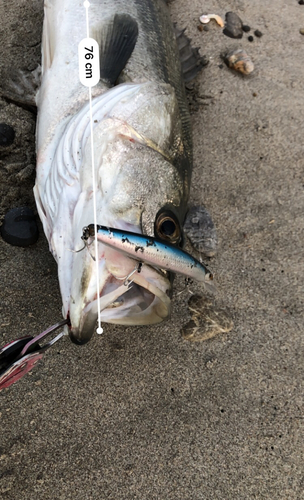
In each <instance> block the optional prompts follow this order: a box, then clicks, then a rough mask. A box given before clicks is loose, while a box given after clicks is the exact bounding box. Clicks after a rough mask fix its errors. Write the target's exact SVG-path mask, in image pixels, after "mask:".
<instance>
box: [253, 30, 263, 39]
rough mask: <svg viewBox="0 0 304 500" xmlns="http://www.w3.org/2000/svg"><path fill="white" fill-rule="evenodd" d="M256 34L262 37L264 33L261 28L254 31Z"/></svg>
mask: <svg viewBox="0 0 304 500" xmlns="http://www.w3.org/2000/svg"><path fill="white" fill-rule="evenodd" d="M254 34H255V36H257V37H258V38H261V37H262V36H263V33H262V32H261V31H260V30H255V32H254Z"/></svg>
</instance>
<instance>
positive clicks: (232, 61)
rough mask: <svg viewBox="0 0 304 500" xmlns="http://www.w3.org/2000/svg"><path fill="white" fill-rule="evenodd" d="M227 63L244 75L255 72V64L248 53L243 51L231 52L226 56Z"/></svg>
mask: <svg viewBox="0 0 304 500" xmlns="http://www.w3.org/2000/svg"><path fill="white" fill-rule="evenodd" d="M225 62H226V64H227V65H228V66H229V68H231V69H234V70H235V71H238V72H239V73H242V74H243V75H249V74H250V73H252V72H253V70H254V64H253V62H252V61H251V59H250V57H249V56H248V54H247V52H245V50H243V49H238V50H234V51H233V52H229V53H228V54H227V55H226V56H225Z"/></svg>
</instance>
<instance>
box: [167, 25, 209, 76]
mask: <svg viewBox="0 0 304 500" xmlns="http://www.w3.org/2000/svg"><path fill="white" fill-rule="evenodd" d="M174 33H175V36H176V41H177V46H178V50H179V57H180V62H181V65H182V72H183V76H184V82H185V83H188V82H190V81H191V80H193V79H194V78H195V77H196V75H197V74H198V73H199V72H200V70H201V69H202V67H203V66H206V64H208V61H206V59H205V58H204V57H201V56H200V54H199V49H198V48H193V47H192V46H191V40H190V39H189V38H188V37H187V36H186V35H185V30H180V29H178V27H177V26H176V24H174Z"/></svg>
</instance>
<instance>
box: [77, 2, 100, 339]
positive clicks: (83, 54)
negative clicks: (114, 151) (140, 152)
mask: <svg viewBox="0 0 304 500" xmlns="http://www.w3.org/2000/svg"><path fill="white" fill-rule="evenodd" d="M83 5H84V7H85V10H86V31H87V38H85V39H83V40H82V41H81V42H80V43H79V47H78V55H79V77H80V81H81V83H82V84H83V85H85V86H86V87H88V88H89V102H90V127H91V153H92V188H93V207H94V232H95V235H96V234H97V209H96V182H95V158H94V138H93V114H92V87H94V85H96V84H97V83H98V82H99V79H100V68H99V47H98V43H97V42H96V40H94V39H93V38H90V37H89V7H90V2H88V1H87V0H86V1H85V2H84V3H83ZM94 243H95V263H96V286H97V310H98V328H97V330H96V331H97V333H98V334H101V333H103V328H102V327H101V319H100V296H99V260H98V241H97V238H96V237H95V240H94Z"/></svg>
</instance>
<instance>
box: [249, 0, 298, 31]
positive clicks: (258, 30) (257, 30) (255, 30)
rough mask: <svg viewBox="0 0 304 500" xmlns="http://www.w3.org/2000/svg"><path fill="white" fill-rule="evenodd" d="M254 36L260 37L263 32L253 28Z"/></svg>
mask: <svg viewBox="0 0 304 500" xmlns="http://www.w3.org/2000/svg"><path fill="white" fill-rule="evenodd" d="M303 1H304V0H303ZM254 34H255V36H257V37H258V38H261V36H263V33H262V32H261V31H260V30H255V32H254Z"/></svg>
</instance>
